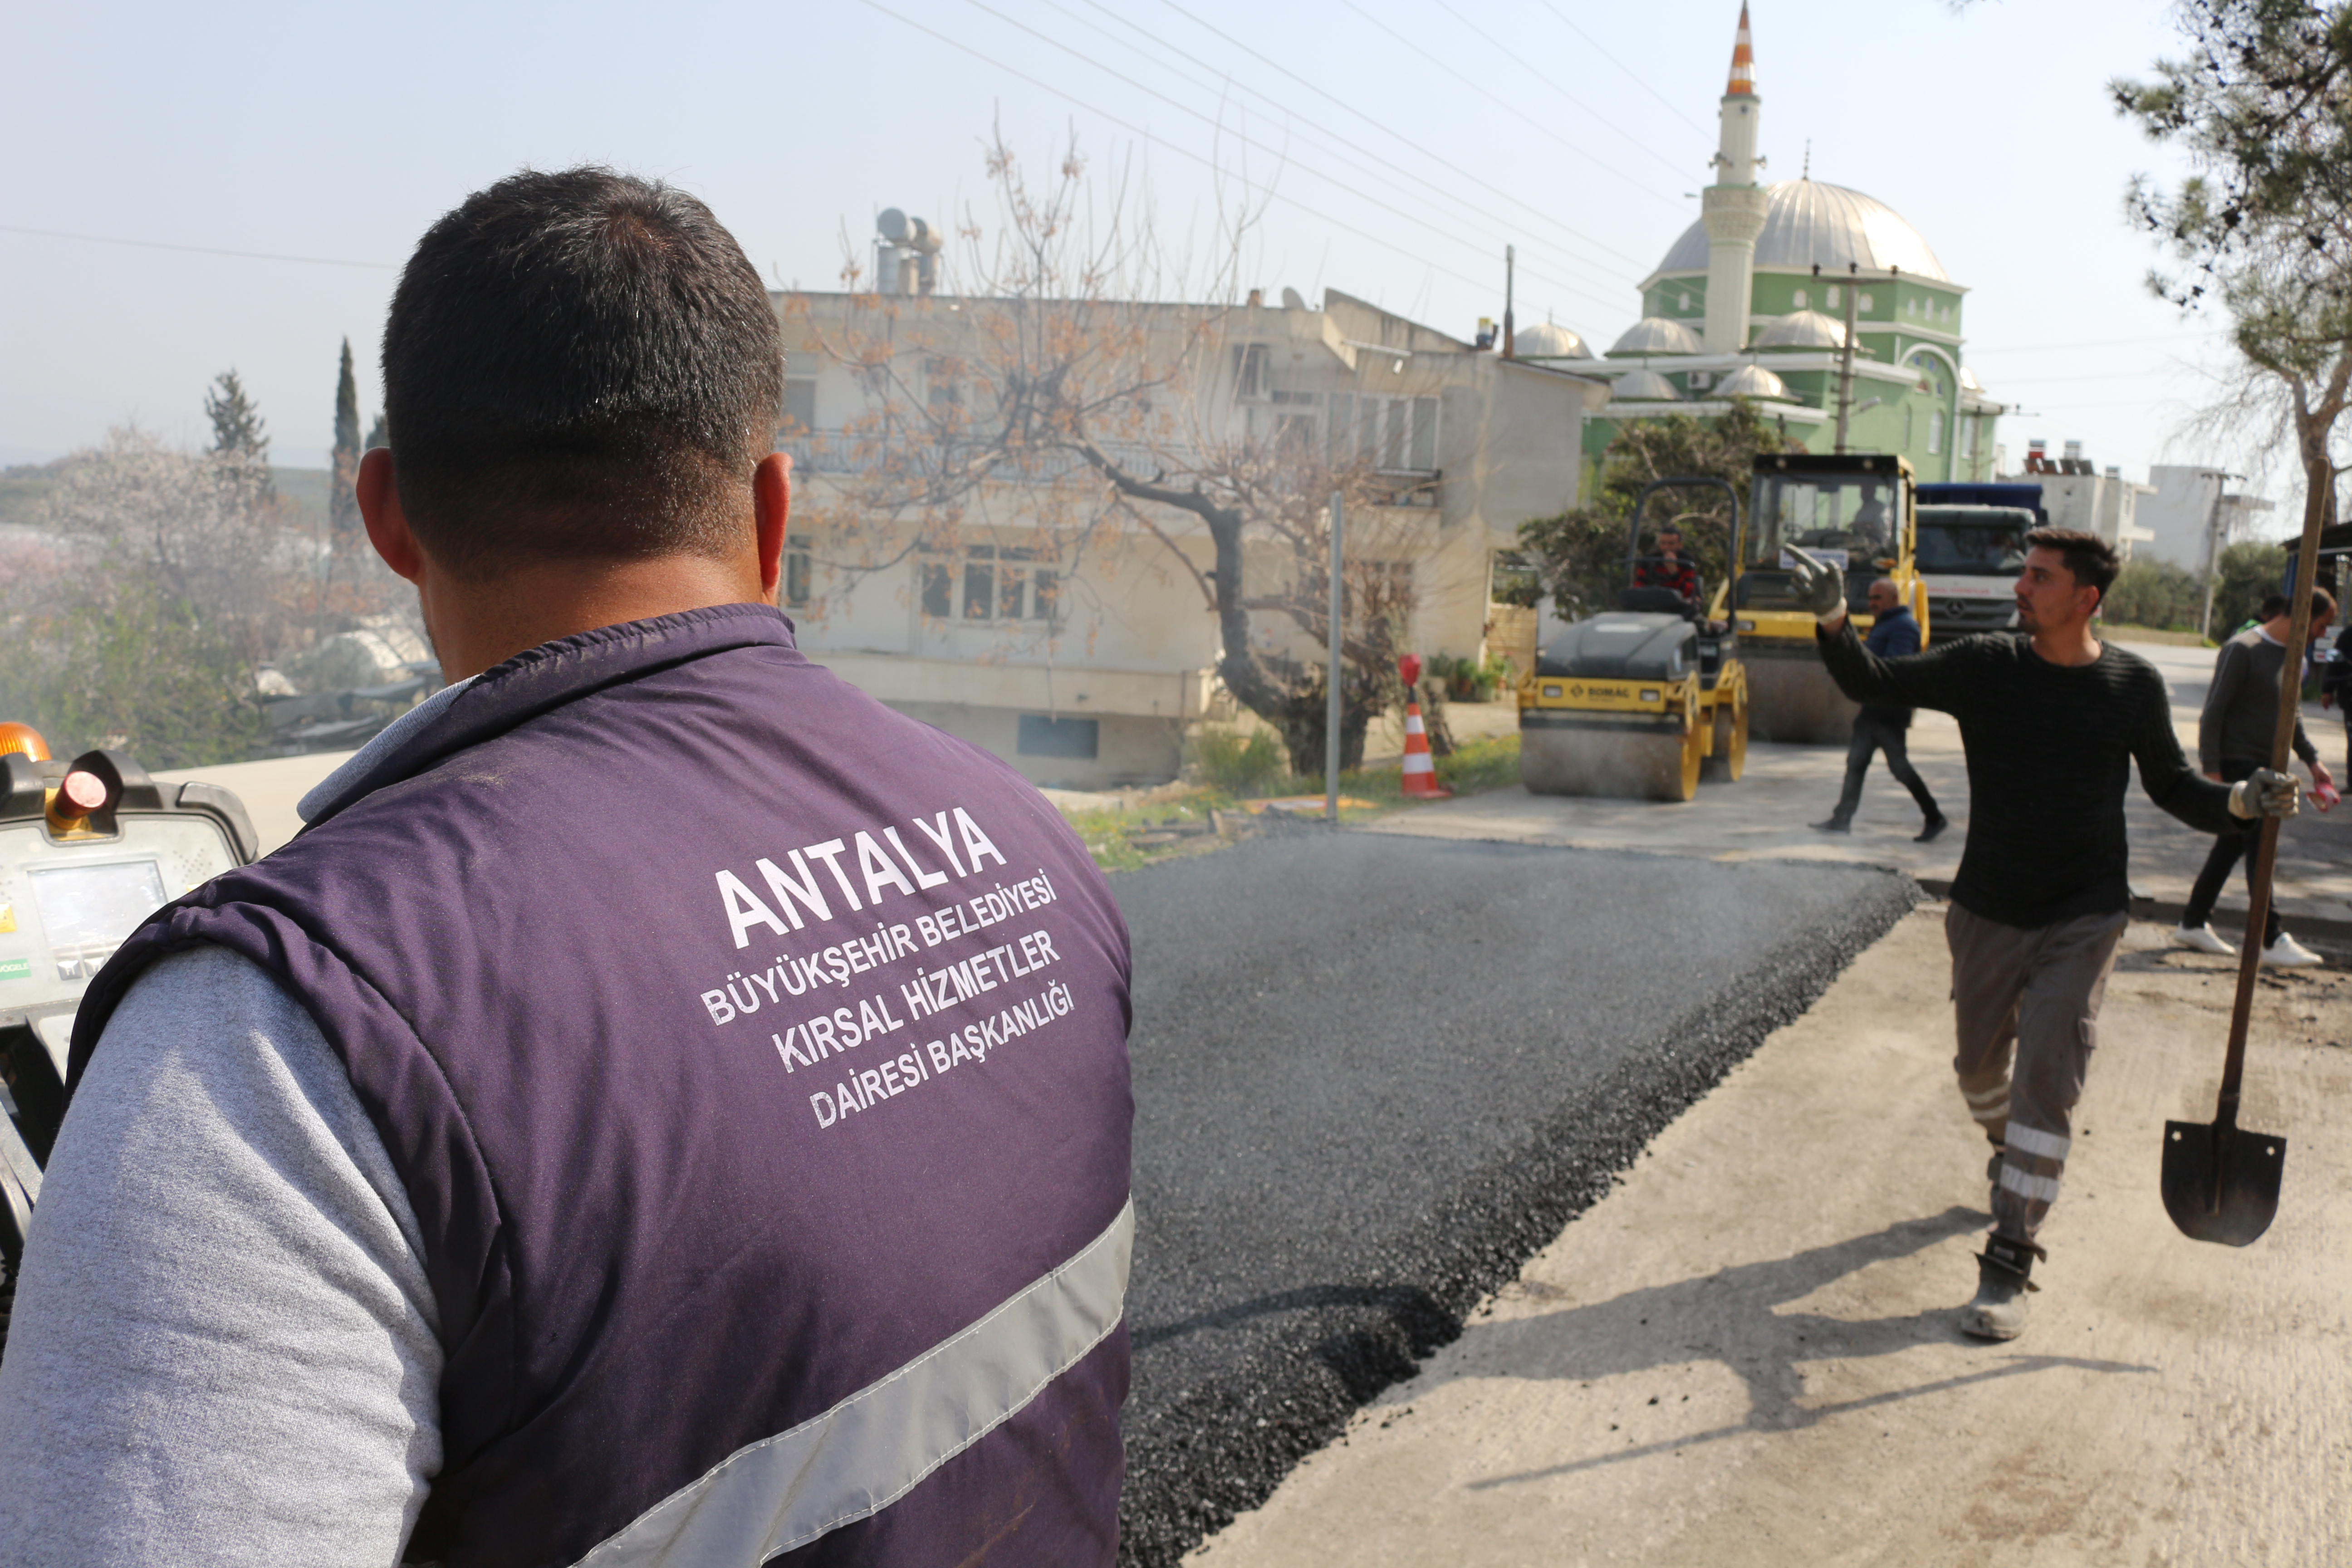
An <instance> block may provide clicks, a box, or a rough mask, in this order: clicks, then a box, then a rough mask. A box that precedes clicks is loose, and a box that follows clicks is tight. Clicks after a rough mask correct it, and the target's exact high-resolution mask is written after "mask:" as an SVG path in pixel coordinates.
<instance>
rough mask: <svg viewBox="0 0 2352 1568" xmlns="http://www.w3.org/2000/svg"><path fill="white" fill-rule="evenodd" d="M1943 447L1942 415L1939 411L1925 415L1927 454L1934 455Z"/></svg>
mask: <svg viewBox="0 0 2352 1568" xmlns="http://www.w3.org/2000/svg"><path fill="white" fill-rule="evenodd" d="M1943 449H1944V416H1943V415H1942V414H1940V413H1936V414H1930V415H1928V416H1927V456H1929V457H1931V458H1932V457H1935V456H1936V455H1937V453H1939V452H1941V451H1942V450H1943Z"/></svg>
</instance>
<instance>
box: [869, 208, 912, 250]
mask: <svg viewBox="0 0 2352 1568" xmlns="http://www.w3.org/2000/svg"><path fill="white" fill-rule="evenodd" d="M874 229H875V232H876V233H877V234H879V235H880V236H881V237H883V238H885V239H887V240H888V241H889V242H890V243H891V244H893V245H900V244H904V243H905V242H906V238H907V215H906V214H905V213H902V212H900V211H899V210H898V208H897V207H884V208H883V209H882V216H880V217H877V218H876V219H875V220H874Z"/></svg>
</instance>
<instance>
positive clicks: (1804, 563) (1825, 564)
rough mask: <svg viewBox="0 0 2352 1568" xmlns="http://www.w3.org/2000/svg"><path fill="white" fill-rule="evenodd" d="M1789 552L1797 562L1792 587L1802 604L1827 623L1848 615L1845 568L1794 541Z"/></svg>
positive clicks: (1792, 576)
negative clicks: (1846, 613)
mask: <svg viewBox="0 0 2352 1568" xmlns="http://www.w3.org/2000/svg"><path fill="white" fill-rule="evenodd" d="M1789 554H1790V557H1791V558H1792V559H1794V560H1795V562H1796V565H1795V567H1794V568H1793V569H1791V570H1790V573H1789V591H1790V593H1791V594H1793V595H1796V599H1797V603H1798V605H1800V606H1801V607H1802V608H1804V609H1808V610H1811V612H1812V613H1813V619H1815V620H1817V621H1819V622H1820V623H1821V624H1822V625H1823V626H1835V625H1837V623H1838V622H1840V621H1842V620H1843V619H1845V573H1844V571H1843V569H1841V568H1840V567H1839V566H1838V565H1837V564H1836V563H1833V562H1832V561H1829V560H1827V559H1826V558H1824V557H1822V556H1819V555H1815V554H1814V553H1812V552H1811V551H1808V550H1799V549H1797V548H1796V547H1795V546H1793V545H1791V546H1790V548H1789Z"/></svg>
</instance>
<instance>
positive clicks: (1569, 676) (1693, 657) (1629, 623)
mask: <svg viewBox="0 0 2352 1568" xmlns="http://www.w3.org/2000/svg"><path fill="white" fill-rule="evenodd" d="M1678 489H1720V490H1722V491H1723V493H1724V495H1725V496H1726V497H1727V499H1728V500H1729V501H1730V508H1729V520H1728V522H1727V534H1728V537H1727V539H1726V541H1725V543H1726V544H1727V549H1726V550H1725V552H1724V555H1723V559H1724V560H1725V561H1726V562H1727V563H1728V562H1737V561H1738V560H1739V559H1740V526H1739V516H1740V513H1739V492H1738V489H1735V488H1734V487H1732V486H1731V485H1730V484H1728V483H1727V482H1726V481H1724V480H1722V479H1658V480H1654V481H1653V482H1652V483H1650V484H1648V485H1645V486H1643V489H1642V493H1641V494H1640V495H1638V496H1636V497H1635V498H1634V500H1633V522H1632V525H1631V530H1630V537H1629V540H1628V552H1627V557H1628V559H1627V568H1628V569H1627V574H1626V576H1627V583H1628V585H1627V586H1626V587H1624V588H1622V589H1621V590H1619V592H1618V595H1617V605H1616V608H1614V609H1612V610H1608V611H1604V612H1602V613H1601V614H1599V615H1596V616H1588V617H1587V618H1585V619H1583V620H1580V621H1578V622H1577V623H1576V624H1575V625H1573V626H1570V627H1569V628H1568V629H1567V630H1565V631H1563V632H1562V633H1560V635H1559V636H1558V637H1554V638H1553V639H1552V641H1551V644H1550V646H1549V647H1545V648H1542V649H1540V650H1539V651H1538V653H1537V655H1536V667H1535V669H1534V671H1533V673H1531V674H1530V675H1528V678H1527V679H1525V680H1523V681H1521V682H1520V683H1519V776H1520V777H1521V779H1523V780H1524V781H1525V782H1526V784H1527V786H1528V789H1530V790H1532V791H1534V792H1535V793H1537V794H1538V795H1617V796H1630V797H1633V798H1646V799H1650V800H1674V801H1680V800H1688V799H1690V798H1691V796H1692V795H1695V794H1696V793H1697V791H1698V783H1699V779H1700V777H1701V776H1702V774H1705V775H1706V776H1708V777H1712V778H1717V779H1723V780H1736V779H1738V777H1739V775H1740V773H1741V772H1742V770H1744V769H1745V768H1746V766H1747V763H1748V677H1747V671H1746V669H1745V668H1744V666H1743V664H1742V662H1741V655H1740V647H1739V637H1738V633H1737V632H1736V631H1735V630H1734V629H1733V627H1732V626H1731V625H1730V621H1729V584H1727V583H1726V584H1719V585H1717V588H1716V589H1715V591H1714V595H1713V597H1712V599H1711V600H1710V599H1708V598H1707V597H1706V595H1703V594H1702V595H1701V596H1699V597H1696V598H1687V597H1685V595H1682V594H1680V593H1678V592H1676V591H1675V589H1673V588H1669V587H1661V586H1657V585H1654V584H1644V583H1643V577H1644V576H1645V575H1652V576H1654V575H1655V574H1645V573H1644V571H1643V563H1644V559H1645V558H1644V557H1643V555H1642V553H1641V544H1642V521H1643V512H1644V511H1645V510H1646V509H1647V506H1648V503H1649V500H1650V498H1651V497H1652V496H1653V495H1656V494H1659V493H1661V492H1663V491H1669V490H1678Z"/></svg>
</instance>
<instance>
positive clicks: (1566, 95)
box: [1437, 0, 1683, 178]
mask: <svg viewBox="0 0 2352 1568" xmlns="http://www.w3.org/2000/svg"><path fill="white" fill-rule="evenodd" d="M1437 5H1438V7H1439V9H1441V10H1443V11H1444V13H1445V14H1446V15H1447V16H1451V17H1453V18H1454V20H1455V21H1457V22H1459V23H1461V24H1462V25H1463V26H1465V27H1467V28H1468V29H1469V30H1470V31H1472V32H1474V33H1475V34H1477V35H1478V37H1480V38H1482V39H1484V40H1485V41H1486V44H1487V46H1488V47H1491V48H1493V49H1494V51H1495V52H1496V54H1498V55H1500V56H1502V57H1503V58H1505V59H1507V60H1509V61H1510V62H1511V63H1512V64H1513V65H1516V66H1517V67H1518V68H1520V69H1521V70H1523V71H1526V72H1527V73H1528V75H1529V76H1531V77H1534V78H1535V79H1537V80H1538V81H1539V82H1541V83H1543V85H1544V86H1546V87H1548V88H1549V89H1551V90H1552V91H1553V92H1554V93H1556V94H1558V95H1559V98H1560V99H1561V100H1563V101H1565V102H1566V103H1567V104H1568V105H1569V106H1570V108H1572V109H1574V110H1576V111H1577V112H1578V113H1579V114H1582V115H1585V116H1587V117H1589V118H1591V119H1593V120H1598V121H1601V127H1602V128H1603V129H1604V130H1607V131H1609V132H1612V134H1614V135H1617V136H1621V137H1624V139H1625V140H1626V141H1628V142H1633V145H1634V146H1635V147H1636V148H1637V149H1639V150H1640V151H1642V152H1643V153H1648V154H1649V155H1650V156H1651V157H1653V158H1655V159H1656V160H1657V161H1658V162H1659V163H1664V164H1666V166H1667V168H1668V169H1669V170H1671V171H1672V172H1673V173H1674V174H1675V175H1676V177H1678V178H1679V177H1681V176H1682V173H1683V170H1682V166H1681V165H1680V164H1677V163H1672V162H1670V161H1669V160H1668V159H1667V157H1666V155H1665V154H1664V153H1660V152H1659V151H1658V150H1657V149H1656V148H1654V147H1650V146H1646V145H1644V144H1643V142H1639V141H1636V140H1635V139H1634V138H1633V137H1632V136H1630V135H1627V133H1626V132H1625V131H1624V129H1623V128H1622V127H1621V126H1618V125H1614V124H1612V123H1611V122H1610V121H1608V120H1606V119H1603V118H1602V117H1601V115H1599V114H1597V113H1594V111H1593V110H1592V108H1591V105H1590V104H1587V103H1586V102H1585V101H1584V100H1582V99H1580V98H1578V97H1577V96H1576V95H1575V94H1574V93H1572V92H1570V91H1569V90H1568V89H1566V88H1564V87H1562V86H1560V85H1559V83H1558V82H1556V81H1554V80H1553V79H1551V78H1549V77H1548V76H1546V75H1545V74H1544V73H1543V72H1541V71H1539V70H1538V69H1536V68H1535V67H1533V66H1531V65H1529V64H1528V62H1527V61H1526V60H1524V59H1521V58H1519V55H1518V51H1517V50H1516V49H1513V48H1512V47H1509V46H1508V45H1507V44H1505V43H1504V42H1503V40H1502V39H1500V38H1498V37H1495V35H1494V34H1492V33H1490V32H1488V31H1486V28H1484V27H1482V26H1479V25H1478V24H1477V23H1475V22H1474V21H1472V20H1471V19H1470V18H1469V17H1467V16H1464V15H1463V14H1462V13H1461V12H1460V11H1458V10H1456V9H1454V6H1453V5H1450V4H1449V3H1448V0H1437Z"/></svg>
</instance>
